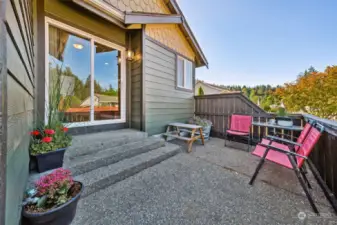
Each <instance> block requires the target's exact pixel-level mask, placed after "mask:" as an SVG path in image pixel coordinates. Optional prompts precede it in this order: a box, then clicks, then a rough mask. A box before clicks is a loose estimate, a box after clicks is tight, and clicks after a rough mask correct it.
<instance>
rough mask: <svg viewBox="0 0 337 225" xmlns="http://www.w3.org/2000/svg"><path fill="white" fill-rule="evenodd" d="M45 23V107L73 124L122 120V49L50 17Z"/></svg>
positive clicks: (123, 67)
mask: <svg viewBox="0 0 337 225" xmlns="http://www.w3.org/2000/svg"><path fill="white" fill-rule="evenodd" d="M48 21H49V22H48ZM47 24H48V26H47V27H48V30H47V37H48V44H47V46H46V47H47V48H46V49H47V59H48V61H47V63H48V64H46V66H47V68H48V67H49V69H47V79H46V80H47V83H46V106H48V107H47V108H46V109H50V108H51V107H52V108H54V109H56V110H55V111H56V114H58V115H59V117H61V119H62V120H63V122H64V123H71V124H72V125H74V126H77V125H78V126H86V125H95V124H106V123H115V122H125V105H126V102H125V83H124V82H123V79H125V56H124V51H125V50H124V48H123V47H119V46H117V45H115V44H113V43H110V42H108V41H105V40H102V39H100V38H98V37H95V36H92V35H90V34H87V33H85V32H82V31H79V30H77V29H75V28H70V27H69V26H67V25H65V24H62V23H59V22H57V21H54V20H51V19H48V20H47ZM57 99H60V100H57ZM55 103H56V104H55ZM47 114H49V115H46V122H47V121H48V120H49V119H50V118H51V116H50V114H51V113H50V112H49V111H48V110H47ZM53 114H54V113H53Z"/></svg>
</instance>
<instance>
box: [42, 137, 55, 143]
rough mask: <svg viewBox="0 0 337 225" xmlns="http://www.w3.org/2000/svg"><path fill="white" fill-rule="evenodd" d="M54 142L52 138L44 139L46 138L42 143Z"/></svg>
mask: <svg viewBox="0 0 337 225" xmlns="http://www.w3.org/2000/svg"><path fill="white" fill-rule="evenodd" d="M52 140H53V138H52V137H44V138H42V142H44V143H49V142H51V141H52Z"/></svg>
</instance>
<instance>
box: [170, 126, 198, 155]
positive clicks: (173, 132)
mask: <svg viewBox="0 0 337 225" xmlns="http://www.w3.org/2000/svg"><path fill="white" fill-rule="evenodd" d="M181 128H182V129H181ZM197 130H199V132H198V133H199V134H198V135H195V134H196V131H197ZM181 131H184V132H189V133H191V137H182V136H180V132H181ZM164 135H165V139H167V137H173V138H177V139H180V140H183V141H186V142H187V144H188V152H191V151H192V145H193V142H194V141H196V140H198V139H200V138H201V142H202V144H203V145H205V140H204V135H203V132H202V126H198V125H194V124H185V123H170V124H169V125H168V126H167V129H166V133H165V134H164Z"/></svg>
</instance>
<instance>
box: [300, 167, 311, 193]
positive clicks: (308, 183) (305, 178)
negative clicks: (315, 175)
mask: <svg viewBox="0 0 337 225" xmlns="http://www.w3.org/2000/svg"><path fill="white" fill-rule="evenodd" d="M300 172H301V175H302V177H303V179H304V181H305V183H307V185H308V188H310V189H312V187H311V185H310V182H309V180H308V178H307V176H306V175H305V171H304V170H303V168H300Z"/></svg>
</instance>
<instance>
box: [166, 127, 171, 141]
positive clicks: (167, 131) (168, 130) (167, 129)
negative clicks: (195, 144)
mask: <svg viewBox="0 0 337 225" xmlns="http://www.w3.org/2000/svg"><path fill="white" fill-rule="evenodd" d="M170 128H171V127H170V125H168V126H167V128H166V133H169V132H170ZM165 141H167V136H166V135H165Z"/></svg>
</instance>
